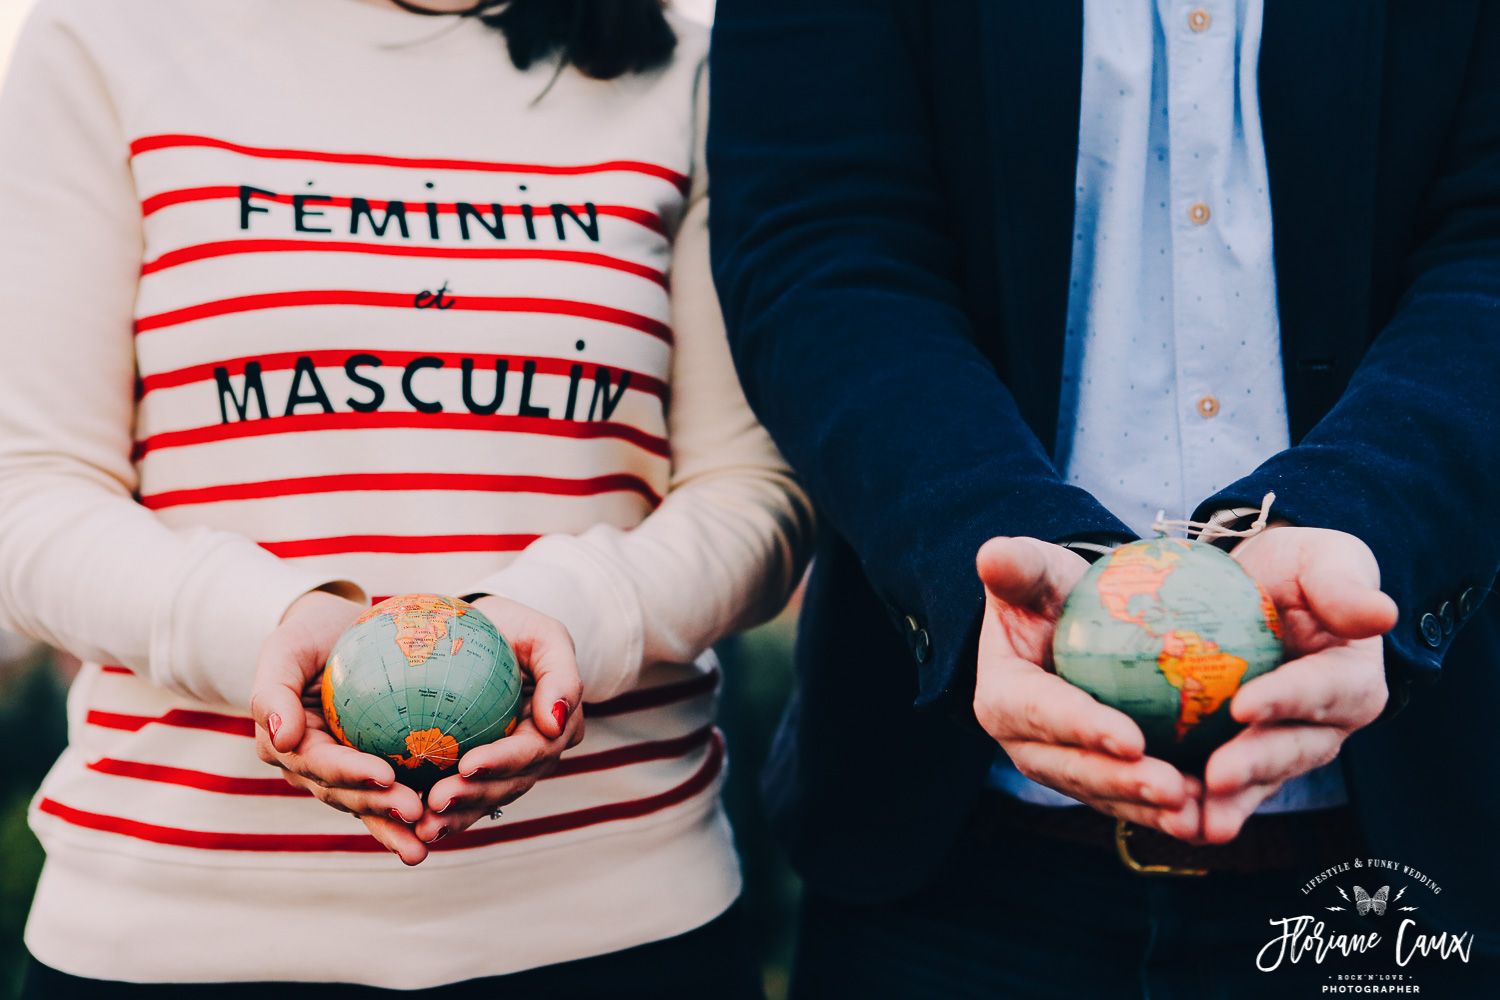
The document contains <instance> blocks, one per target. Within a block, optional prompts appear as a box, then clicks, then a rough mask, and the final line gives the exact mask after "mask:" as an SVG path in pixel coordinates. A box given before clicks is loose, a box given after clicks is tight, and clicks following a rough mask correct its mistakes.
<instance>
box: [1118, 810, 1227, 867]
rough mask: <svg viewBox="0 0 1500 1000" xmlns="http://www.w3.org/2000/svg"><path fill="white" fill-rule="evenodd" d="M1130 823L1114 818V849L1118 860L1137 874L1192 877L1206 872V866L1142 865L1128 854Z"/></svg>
mask: <svg viewBox="0 0 1500 1000" xmlns="http://www.w3.org/2000/svg"><path fill="white" fill-rule="evenodd" d="M1129 837H1130V824H1129V823H1127V822H1126V821H1125V820H1123V819H1116V820H1115V851H1116V852H1118V853H1119V855H1120V861H1121V862H1122V863H1123V864H1124V865H1125V867H1126V868H1129V869H1130V870H1131V871H1133V872H1135V873H1136V874H1137V875H1166V876H1177V877H1185V878H1194V877H1199V876H1203V875H1207V874H1208V869H1207V868H1178V867H1177V866H1176V865H1143V864H1141V863H1140V862H1139V861H1137V860H1136V859H1135V858H1133V857H1131V856H1130V845H1129V843H1127V840H1128V839H1129Z"/></svg>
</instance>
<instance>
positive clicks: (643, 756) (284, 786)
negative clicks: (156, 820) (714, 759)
mask: <svg viewBox="0 0 1500 1000" xmlns="http://www.w3.org/2000/svg"><path fill="white" fill-rule="evenodd" d="M712 735H713V726H704V727H703V728H702V729H697V730H694V731H693V732H691V733H688V734H687V735H686V736H679V737H677V738H675V739H670V740H657V741H654V742H647V743H634V744H631V745H630V746H624V747H617V748H615V749H613V750H603V751H600V752H599V753H590V754H580V755H577V756H566V757H564V758H563V759H562V761H561V762H560V763H559V764H558V766H557V768H556V769H555V770H554V771H552V773H551V774H549V775H547V776H546V778H544V779H543V780H550V779H553V778H566V777H569V776H570V775H575V774H589V773H592V772H595V771H608V770H612V769H614V768H617V767H626V766H628V765H631V764H642V763H647V762H649V761H655V760H668V759H670V758H673V757H681V756H682V755H683V754H686V753H689V752H691V751H693V750H696V749H698V748H699V747H701V746H702V745H703V744H705V743H707V742H708V741H709V739H710V738H711V737H712ZM88 769H89V770H90V771H97V772H98V773H100V774H108V775H113V776H115V777H118V778H133V779H135V780H138V781H154V782H158V783H161V784H167V785H181V786H183V787H185V788H197V789H200V790H202V791H205V792H217V793H220V794H223V795H272V796H279V797H284V798H304V797H306V796H308V795H309V794H310V793H308V792H306V791H303V790H302V789H300V788H295V787H293V786H292V785H289V784H288V783H287V782H286V781H285V780H284V779H282V778H235V777H230V776H228V775H224V774H211V773H209V772H207V771H193V770H189V769H187V768H182V767H167V766H165V765H162V764H147V763H144V762H142V761H137V760H118V759H116V758H114V757H104V758H102V759H100V760H96V761H94V762H93V763H91V764H89V765H88Z"/></svg>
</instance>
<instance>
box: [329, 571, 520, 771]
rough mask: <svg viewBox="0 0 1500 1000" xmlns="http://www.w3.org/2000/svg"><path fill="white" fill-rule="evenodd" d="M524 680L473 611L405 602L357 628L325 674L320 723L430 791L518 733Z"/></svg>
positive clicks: (433, 597) (437, 598)
mask: <svg viewBox="0 0 1500 1000" xmlns="http://www.w3.org/2000/svg"><path fill="white" fill-rule="evenodd" d="M520 707H521V672H520V669H519V668H518V667H517V665H516V657H515V654H514V653H513V652H512V651H511V648H510V644H509V643H508V642H506V641H505V637H504V636H502V635H501V634H500V632H499V630H497V629H496V628H495V626H494V623H493V622H491V621H490V620H489V619H488V618H486V617H485V616H484V614H483V613H482V612H480V611H479V610H478V609H477V608H475V607H474V606H473V605H472V604H469V603H467V602H465V601H461V600H458V599H457V598H454V597H444V596H442V595H440V594H405V595H402V596H400V597H392V598H390V599H389V600H386V601H382V602H380V603H379V604H377V605H375V606H374V607H373V608H371V609H370V610H368V611H366V612H365V613H364V614H362V615H360V616H359V618H357V619H356V620H355V622H354V624H353V625H350V626H349V627H348V628H347V629H346V630H345V631H344V634H343V635H341V636H339V639H338V642H337V643H335V644H334V647H333V653H332V655H330V656H329V657H328V665H327V667H326V668H325V669H324V672H323V717H324V718H325V719H327V720H328V727H329V729H330V730H332V732H333V735H334V736H335V737H337V738H338V739H339V741H340V742H342V743H344V744H346V745H348V746H351V747H353V748H354V749H356V750H362V751H364V752H365V753H369V754H374V755H375V756H377V757H381V758H383V759H385V760H388V761H390V762H391V766H392V767H393V768H394V769H395V771H396V780H397V781H400V782H401V783H402V784H405V785H410V786H411V787H412V788H415V789H417V790H418V791H426V790H427V789H429V788H431V787H432V785H433V784H434V783H435V782H437V780H438V779H439V778H443V777H446V776H448V775H450V774H453V773H455V772H456V769H457V766H458V761H459V758H460V757H462V756H463V755H464V754H465V753H466V752H467V751H469V750H471V749H473V748H474V747H476V746H479V745H481V744H484V743H491V742H494V741H495V740H498V739H500V738H501V737H502V736H509V735H510V733H511V732H512V731H513V730H514V729H515V727H516V716H517V715H518V714H519V711H520Z"/></svg>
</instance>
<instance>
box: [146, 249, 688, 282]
mask: <svg viewBox="0 0 1500 1000" xmlns="http://www.w3.org/2000/svg"><path fill="white" fill-rule="evenodd" d="M242 253H364V254H376V255H379V256H387V257H438V258H452V259H458V260H552V261H562V262H565V263H570V264H589V265H592V266H594V267H607V268H612V269H614V270H616V271H624V272H626V273H627V274H634V275H637V276H639V277H642V278H646V279H648V280H650V281H654V282H656V283H657V284H658V285H661V286H662V287H663V288H665V287H667V276H666V275H665V274H663V273H661V272H660V271H658V270H656V269H655V268H651V267H646V266H645V265H644V264H637V263H635V262H634V261H629V260H621V259H620V258H618V257H610V256H608V255H607V254H602V253H587V252H585V251H581V250H533V249H508V248H499V247H496V248H485V247H432V246H408V245H405V244H389V243H352V242H348V241H341V240H225V241H224V242H222V243H202V244H199V245H198V246H191V247H183V248H182V249H181V250H171V251H168V252H167V253H164V254H162V255H161V256H160V257H158V258H156V259H155V260H153V261H150V262H149V263H147V264H145V265H143V266H142V267H141V274H143V275H146V274H154V273H155V272H157V271H164V270H166V269H167V268H169V267H177V266H179V265H181V264H187V263H190V262H192V261H196V260H208V259H209V258H212V257H228V256H232V255H234V254H242Z"/></svg>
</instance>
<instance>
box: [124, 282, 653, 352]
mask: <svg viewBox="0 0 1500 1000" xmlns="http://www.w3.org/2000/svg"><path fill="white" fill-rule="evenodd" d="M412 299H413V295H412V294H408V293H406V292H361V291H353V290H347V289H314V290H308V291H300V292H266V293H263V294H260V295H238V296H235V297H234V298H230V299H219V300H217V301H214V302H201V303H199V304H198V305H194V306H186V307H184V308H182V309H173V310H171V311H169V312H164V313H157V314H156V315H154V316H142V317H141V318H140V319H138V320H136V321H135V332H136V333H146V332H148V331H150V330H159V329H161V328H162V327H167V326H177V325H179V324H182V323H191V322H193V321H194V320H200V319H208V318H209V317H212V316H227V315H230V314H233V313H242V312H255V311H258V310H261V309H291V308H297V307H300V306H373V307H376V308H384V309H411V308H412ZM452 302H453V305H452V307H451V308H452V309H454V310H457V311H458V312H517V313H541V314H546V315H553V316H577V317H579V318H581V319H592V320H598V321H600V322H602V323H613V324H615V325H616V326H626V327H630V328H631V329H633V330H640V331H641V332H642V333H649V334H650V335H651V336H653V337H656V338H658V339H660V340H664V341H666V342H667V343H669V344H670V343H671V342H672V328H671V327H670V326H668V325H667V324H665V323H663V322H661V321H660V320H655V319H652V318H651V317H649V316H642V315H640V314H639V313H633V312H628V311H626V310H624V309H615V308H614V307H612V306H601V305H596V304H594V303H592V302H572V301H570V300H568V299H538V298H527V297H524V296H510V295H503V296H502V295H460V296H458V297H456V298H454V299H453V300H452Z"/></svg>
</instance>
